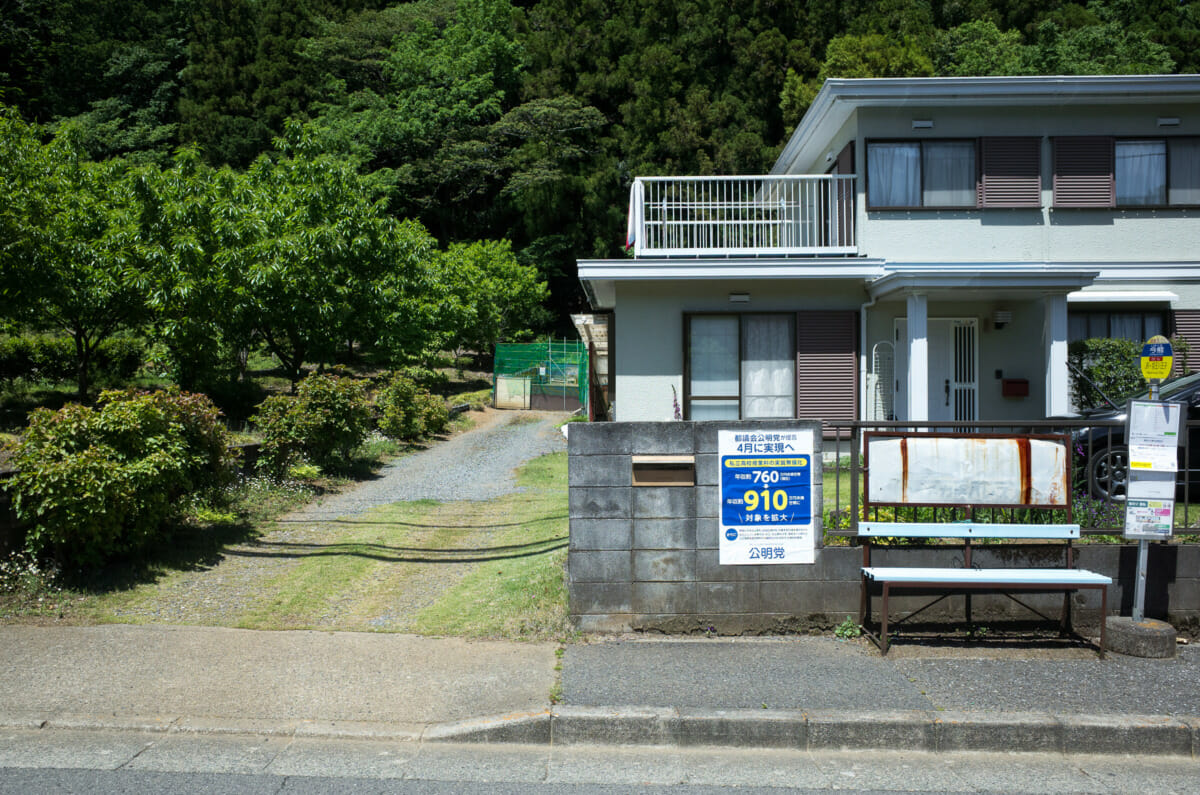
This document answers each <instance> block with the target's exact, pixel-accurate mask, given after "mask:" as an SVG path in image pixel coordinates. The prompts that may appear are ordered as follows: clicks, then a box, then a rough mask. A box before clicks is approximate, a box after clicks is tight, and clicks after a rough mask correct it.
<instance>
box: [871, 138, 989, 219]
mask: <svg viewBox="0 0 1200 795" xmlns="http://www.w3.org/2000/svg"><path fill="white" fill-rule="evenodd" d="M867 204H868V205H869V206H870V207H873V208H880V207H904V208H908V207H974V206H975V142H974V141H913V142H880V143H874V142H873V143H868V144H867Z"/></svg>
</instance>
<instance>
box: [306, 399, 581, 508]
mask: <svg viewBox="0 0 1200 795" xmlns="http://www.w3.org/2000/svg"><path fill="white" fill-rule="evenodd" d="M567 416H569V415H566V414H562V413H559V412H541V411H523V412H511V411H497V410H495V409H487V410H485V411H484V412H483V413H482V414H481V415H480V416H478V417H477V418H476V419H477V421H476V423H475V427H473V428H472V429H471V430H469V431H467V432H465V433H461V434H459V435H457V436H453V437H451V438H450V439H448V440H446V441H444V442H438V443H436V444H435V445H434V446H433V447H431V448H429V449H428V450H423V451H421V452H419V453H415V454H413V455H408V456H405V457H403V458H398V459H396V460H395V461H393V462H392V463H390V464H388V465H387V466H385V467H384V468H383V469H382V470H380V472H379V474H378V477H377V479H375V480H369V481H366V482H365V483H361V484H358V485H356V486H355V487H353V488H351V489H348V490H347V491H344V492H342V493H340V494H335V495H331V496H329V497H327V498H324V499H321V500H318V501H316V502H313V503H311V504H309V505H307V506H305V507H304V508H302V509H300V510H298V511H294V512H293V513H292V514H290V515H289V516H288V517H287V521H321V520H328V519H337V518H340V517H344V516H357V515H359V514H361V513H363V512H365V511H368V510H370V509H371V508H375V507H377V506H380V505H390V504H391V503H393V502H407V501H410V500H437V501H438V502H456V501H458V500H490V499H494V498H496V497H500V496H502V495H505V494H510V493H512V492H514V491H517V490H518V489H517V486H516V480H515V478H514V476H513V471H514V470H515V469H516V468H517V467H519V466H521V465H522V464H524V463H525V462H527V461H531V460H533V459H534V458H537V457H538V456H542V455H546V454H548V453H555V452H559V451H563V450H566V449H567V441H566V438H565V437H564V436H563V434H562V430H561V429H560V428H558V427H557V426H558V424H559V423H561V422H562V421H563V420H564V419H566V418H567Z"/></svg>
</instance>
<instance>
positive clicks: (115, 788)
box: [0, 729, 1200, 794]
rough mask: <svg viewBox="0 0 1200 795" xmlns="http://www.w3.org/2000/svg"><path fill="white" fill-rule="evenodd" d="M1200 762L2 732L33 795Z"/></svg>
mask: <svg viewBox="0 0 1200 795" xmlns="http://www.w3.org/2000/svg"><path fill="white" fill-rule="evenodd" d="M1197 781H1200V761H1196V760H1192V759H1187V758H1182V757H1159V758H1154V759H1146V758H1136V757H1116V756H1111V755H1109V756H1070V757H1064V756H1060V755H1054V754H1019V755H1013V754H983V753H969V754H958V753H954V754H922V753H904V752H829V753H810V752H802V751H770V750H748V749H717V748H689V749H676V748H647V747H634V746H629V747H595V746H557V747H550V746H521V745H455V744H440V743H416V742H394V741H392V742H381V741H372V740H330V739H302V738H285V737H260V736H252V735H197V734H171V735H161V734H158V735H151V734H142V733H136V732H109V731H65V730H52V729H39V730H5V731H0V794H7V793H14V794H15V793H22V794H23V793H26V792H39V793H41V792H81V793H82V792H87V793H94V792H100V793H104V792H128V793H141V792H145V793H151V792H153V793H163V792H197V791H200V792H209V793H223V792H230V793H233V792H237V793H259V792H262V793H309V792H335V793H336V792H355V793H364V792H365V793H371V792H400V793H416V792H421V793H430V792H431V793H442V792H446V793H449V792H499V793H514V794H515V793H602V792H603V793H613V792H621V793H628V792H647V793H657V792H664V793H709V792H725V791H728V790H733V789H736V790H737V791H738V792H739V793H746V792H750V793H754V792H760V793H766V792H779V791H780V790H789V791H797V792H826V791H830V790H854V791H859V792H997V793H1059V792H1155V793H1169V792H1194V791H1195V788H1196V782H1197Z"/></svg>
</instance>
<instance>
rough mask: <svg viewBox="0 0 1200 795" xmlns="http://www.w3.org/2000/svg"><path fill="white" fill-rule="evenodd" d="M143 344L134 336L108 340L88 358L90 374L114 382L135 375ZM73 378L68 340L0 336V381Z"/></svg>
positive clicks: (72, 347) (71, 348)
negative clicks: (90, 359)
mask: <svg viewBox="0 0 1200 795" xmlns="http://www.w3.org/2000/svg"><path fill="white" fill-rule="evenodd" d="M145 356H146V343H145V342H144V341H143V340H141V339H139V338H137V337H128V336H119V337H109V338H108V339H106V340H104V341H103V342H101V343H100V346H99V347H98V348H97V349H96V351H95V353H94V354H93V356H92V367H91V371H92V375H93V376H95V377H97V378H98V379H99V380H101V381H105V382H108V383H117V382H120V381H128V380H129V379H131V378H133V377H134V376H135V375H137V371H138V369H139V368H140V367H141V365H142V361H143V359H144V358H145ZM76 375H77V372H76V360H75V342H74V341H73V340H72V339H71V338H70V337H60V336H53V335H48V334H24V335H19V336H6V337H0V379H2V380H6V381H11V380H13V379H16V378H26V379H30V380H39V381H55V382H57V381H73V380H74V379H75V377H76Z"/></svg>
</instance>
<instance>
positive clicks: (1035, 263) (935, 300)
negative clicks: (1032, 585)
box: [578, 75, 1200, 422]
mask: <svg viewBox="0 0 1200 795" xmlns="http://www.w3.org/2000/svg"><path fill="white" fill-rule="evenodd" d="M628 233H629V241H628V242H629V246H630V249H631V251H630V253H631V254H632V256H630V257H627V258H625V259H614V260H583V261H580V262H579V263H578V266H579V276H580V279H581V280H582V282H583V284H584V287H585V289H586V291H587V294H588V296H589V300H590V301H591V302H592V305H593V308H594V309H596V310H605V311H611V313H612V320H611V327H610V328H609V329H608V336H609V356H610V362H609V372H610V373H611V376H610V377H611V379H612V381H611V390H612V399H613V403H614V408H615V411H614V414H615V419H618V420H622V421H636V420H669V419H671V418H672V417H673V415H674V400H673V399H674V398H675V396H677V399H678V402H679V405H680V409H681V414H682V417H683V419H691V420H702V419H739V418H740V419H753V418H770V417H798V418H821V419H825V420H838V419H842V420H845V419H855V418H862V419H887V418H892V417H894V418H898V419H911V420H925V419H928V420H942V419H948V420H981V421H996V422H1005V421H1010V420H1028V419H1036V418H1041V417H1054V416H1062V415H1067V414H1069V413H1070V411H1071V408H1072V405H1071V396H1070V389H1069V379H1068V365H1067V344H1068V342H1069V341H1071V340H1073V339H1077V338H1084V337H1094V336H1117V337H1128V338H1130V339H1137V340H1144V339H1146V338H1148V337H1149V336H1151V335H1154V334H1159V333H1165V334H1177V335H1180V336H1183V337H1185V338H1190V339H1191V340H1192V344H1193V346H1195V350H1196V355H1194V356H1193V359H1196V358H1200V76H1195V75H1168V76H1132V77H1096V76H1087V77H977V78H900V79H870V80H828V81H826V83H825V85H824V87H823V88H822V89H821V91H820V93H819V94H818V95H817V97H816V99H815V101H814V102H813V104H812V106H811V108H810V109H809V110H808V112H807V113H806V114H805V116H804V118H803V119H802V120H801V122H800V124H799V126H798V127H797V129H796V131H795V134H794V135H793V136H792V138H791V139H790V141H789V142H788V144H787V145H786V147H785V148H784V149H783V152H782V154H781V156H780V158H779V160H778V162H777V163H776V164H775V167H774V168H773V169H772V172H771V174H770V175H766V176H751V177H645V178H639V179H637V180H635V182H634V184H633V186H632V191H631V199H630V214H629V230H628Z"/></svg>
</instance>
